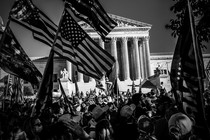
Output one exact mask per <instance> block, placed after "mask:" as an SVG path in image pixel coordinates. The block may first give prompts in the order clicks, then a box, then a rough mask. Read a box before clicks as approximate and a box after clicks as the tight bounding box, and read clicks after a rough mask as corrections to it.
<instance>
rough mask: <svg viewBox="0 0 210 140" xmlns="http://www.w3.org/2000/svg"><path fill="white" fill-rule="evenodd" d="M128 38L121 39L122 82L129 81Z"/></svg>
mask: <svg viewBox="0 0 210 140" xmlns="http://www.w3.org/2000/svg"><path fill="white" fill-rule="evenodd" d="M127 41H128V38H126V37H123V38H122V53H123V54H122V55H123V69H124V80H130V67H129V60H128V59H129V58H128V44H127V43H128V42H127Z"/></svg>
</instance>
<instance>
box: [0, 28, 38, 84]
mask: <svg viewBox="0 0 210 140" xmlns="http://www.w3.org/2000/svg"><path fill="white" fill-rule="evenodd" d="M1 42H2V44H1V46H0V48H1V51H0V67H1V68H2V69H3V70H4V71H5V72H7V73H9V74H12V75H14V76H17V77H19V78H22V79H24V80H26V81H29V82H30V83H31V84H34V85H37V86H38V85H39V82H40V79H41V77H42V74H41V73H40V71H39V70H38V69H37V68H36V66H35V65H34V64H33V62H32V61H31V59H30V58H29V57H28V55H27V54H26V52H25V51H24V50H23V48H22V47H21V45H20V44H19V42H18V41H17V39H16V37H15V36H14V34H13V32H12V30H11V29H10V28H9V27H7V28H5V30H4V33H3V36H2V38H1Z"/></svg>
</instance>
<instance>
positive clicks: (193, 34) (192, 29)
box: [187, 0, 210, 137]
mask: <svg viewBox="0 0 210 140" xmlns="http://www.w3.org/2000/svg"><path fill="white" fill-rule="evenodd" d="M187 5H188V12H189V18H190V28H191V33H192V42H193V49H194V53H195V64H196V70H197V77H198V83H199V86H198V88H199V92H200V93H199V96H200V100H201V107H202V108H201V110H202V115H203V119H204V125H205V127H206V128H207V130H208V136H209V137H210V130H209V127H208V125H207V119H206V114H205V109H204V107H205V106H204V98H203V91H204V87H203V84H202V77H201V75H200V69H199V66H198V54H197V53H198V52H197V51H198V47H199V46H198V42H197V38H196V37H195V26H194V25H195V24H194V21H193V19H192V16H193V15H192V13H191V12H192V11H191V4H190V1H189V0H187Z"/></svg>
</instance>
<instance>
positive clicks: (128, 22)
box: [78, 14, 152, 29]
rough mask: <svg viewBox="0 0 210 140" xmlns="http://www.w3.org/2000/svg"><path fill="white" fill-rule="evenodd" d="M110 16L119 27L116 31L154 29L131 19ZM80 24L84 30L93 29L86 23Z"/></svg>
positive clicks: (149, 25) (80, 22)
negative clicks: (123, 29)
mask: <svg viewBox="0 0 210 140" xmlns="http://www.w3.org/2000/svg"><path fill="white" fill-rule="evenodd" d="M109 16H110V17H111V18H112V19H113V20H114V21H115V22H116V23H117V27H115V29H119V28H146V29H150V28H151V27H152V25H151V24H148V23H144V22H140V21H136V20H133V19H129V18H125V17H121V16H117V15H113V14H109ZM78 24H79V25H80V26H81V27H82V28H83V29H92V27H91V26H90V25H89V24H87V23H86V22H84V21H79V22H78Z"/></svg>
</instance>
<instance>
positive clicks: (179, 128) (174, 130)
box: [168, 112, 194, 140]
mask: <svg viewBox="0 0 210 140" xmlns="http://www.w3.org/2000/svg"><path fill="white" fill-rule="evenodd" d="M193 125H194V121H193V120H192V119H190V118H189V117H188V116H187V115H185V114H183V113H181V112H178V113H175V114H173V115H172V116H171V117H170V119H169V121H168V129H169V135H170V136H171V138H172V139H173V140H183V139H185V138H187V137H190V136H191V134H192V129H193Z"/></svg>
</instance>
